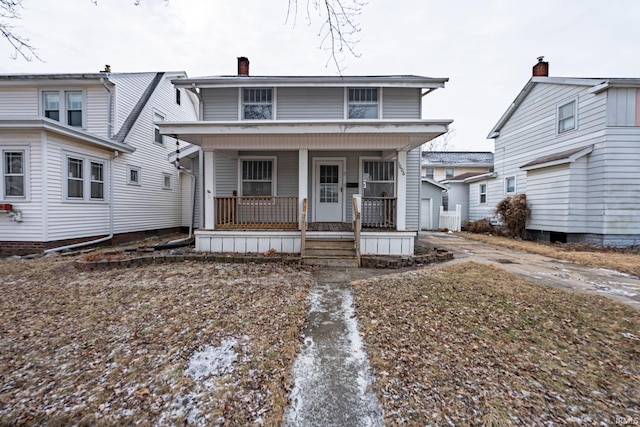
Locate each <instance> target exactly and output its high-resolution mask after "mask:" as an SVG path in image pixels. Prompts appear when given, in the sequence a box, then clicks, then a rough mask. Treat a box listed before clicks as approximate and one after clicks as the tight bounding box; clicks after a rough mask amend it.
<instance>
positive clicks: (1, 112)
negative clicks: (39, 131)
mask: <svg viewBox="0 0 640 427" xmlns="http://www.w3.org/2000/svg"><path fill="white" fill-rule="evenodd" d="M38 116H40V112H39V109H38V90H37V89H36V88H20V89H13V88H3V89H0V119H13V118H26V117H38Z"/></svg>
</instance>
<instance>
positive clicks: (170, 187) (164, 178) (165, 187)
mask: <svg viewBox="0 0 640 427" xmlns="http://www.w3.org/2000/svg"><path fill="white" fill-rule="evenodd" d="M172 177H173V174H171V173H167V172H162V189H163V190H173V179H171V178H172ZM167 178H168V179H169V185H167Z"/></svg>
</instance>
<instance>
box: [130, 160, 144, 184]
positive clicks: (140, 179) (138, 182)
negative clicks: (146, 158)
mask: <svg viewBox="0 0 640 427" xmlns="http://www.w3.org/2000/svg"><path fill="white" fill-rule="evenodd" d="M131 171H136V172H137V173H138V180H137V181H132V180H131ZM127 185H135V186H138V187H140V186H141V185H142V168H141V167H140V166H133V165H127Z"/></svg>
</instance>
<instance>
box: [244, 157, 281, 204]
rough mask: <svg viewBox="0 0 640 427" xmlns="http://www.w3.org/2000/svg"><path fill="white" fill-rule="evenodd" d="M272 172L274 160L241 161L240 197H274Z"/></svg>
mask: <svg viewBox="0 0 640 427" xmlns="http://www.w3.org/2000/svg"><path fill="white" fill-rule="evenodd" d="M274 171H275V159H251V160H249V159H246V160H241V171H240V190H241V195H242V196H274V195H275V185H274V184H275V182H274Z"/></svg>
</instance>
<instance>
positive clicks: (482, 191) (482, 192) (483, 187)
mask: <svg viewBox="0 0 640 427" xmlns="http://www.w3.org/2000/svg"><path fill="white" fill-rule="evenodd" d="M485 203H487V184H480V204H485Z"/></svg>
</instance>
